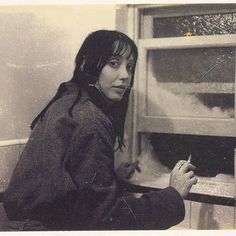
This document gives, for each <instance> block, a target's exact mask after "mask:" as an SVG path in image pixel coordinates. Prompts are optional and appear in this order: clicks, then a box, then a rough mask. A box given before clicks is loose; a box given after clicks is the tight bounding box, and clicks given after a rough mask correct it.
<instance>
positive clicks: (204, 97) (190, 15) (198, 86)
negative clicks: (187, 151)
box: [138, 4, 236, 136]
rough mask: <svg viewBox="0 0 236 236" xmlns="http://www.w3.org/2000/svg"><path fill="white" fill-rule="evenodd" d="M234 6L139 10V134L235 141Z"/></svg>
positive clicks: (195, 6) (235, 25)
mask: <svg viewBox="0 0 236 236" xmlns="http://www.w3.org/2000/svg"><path fill="white" fill-rule="evenodd" d="M235 46H236V5H235V4H213V5H212V4H211V5H210V4H205V5H204V4H201V5H198V4H195V5H182V6H169V7H166V6H164V7H156V8H155V7H152V8H144V9H141V10H140V34H139V51H140V60H139V63H140V65H142V66H140V67H139V75H138V77H139V82H138V84H139V86H138V93H139V96H138V97H139V107H138V109H139V114H141V115H140V116H139V119H138V129H139V131H141V132H145V131H148V132H149V131H152V132H162V133H181V134H199V135H216V136H235V135H236V128H234V127H236V126H235V124H236V120H235V65H236V61H235Z"/></svg>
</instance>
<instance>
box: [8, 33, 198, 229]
mask: <svg viewBox="0 0 236 236" xmlns="http://www.w3.org/2000/svg"><path fill="white" fill-rule="evenodd" d="M137 57H138V52H137V48H136V46H135V44H134V42H133V41H132V40H131V39H130V38H128V37H127V36H126V35H124V34H123V33H120V32H117V31H107V30H100V31H96V32H93V33H92V34H90V35H89V36H88V37H87V38H86V39H85V41H84V43H83V45H82V46H81V48H80V50H79V52H78V54H77V57H76V66H75V70H74V74H73V78H72V79H71V80H70V81H69V82H66V83H62V84H61V85H60V87H59V89H58V91H57V93H56V95H55V97H54V98H53V99H52V100H51V101H50V102H49V104H48V105H47V106H46V107H45V109H44V110H43V111H42V112H41V113H40V114H39V115H38V116H37V117H36V118H35V120H34V121H33V122H32V125H31V128H32V133H31V135H30V138H29V141H28V143H27V145H26V147H25V149H24V151H23V153H22V156H21V159H20V161H19V163H18V165H17V167H16V169H15V171H14V173H13V176H12V179H11V181H10V184H9V187H8V189H7V191H6V192H5V195H4V207H5V209H6V212H7V215H8V217H9V219H10V220H11V225H13V226H12V227H14V224H15V226H16V227H18V226H19V227H18V228H17V229H18V230H19V229H23V230H99V229H103V230H104V229H165V228H168V227H170V226H172V225H175V224H177V223H179V222H180V221H181V220H182V219H183V218H184V214H185V212H184V203H183V198H184V197H185V196H186V195H187V193H188V191H189V189H190V188H191V186H192V184H194V183H195V182H196V178H195V177H194V174H193V172H192V170H193V169H194V167H193V166H192V165H191V164H189V163H187V162H186V161H180V162H179V163H178V164H177V166H176V168H175V169H174V170H173V172H172V176H171V179H170V187H168V188H166V189H163V190H162V191H159V192H157V191H153V192H150V193H147V194H145V195H143V196H142V197H141V198H134V197H131V196H124V195H123V188H122V186H121V185H120V184H119V180H118V179H119V178H118V177H117V175H116V174H115V171H114V150H116V149H117V148H120V149H121V148H122V146H123V136H124V122H125V117H126V111H127V106H128V98H129V93H130V89H131V87H132V85H133V79H134V71H135V65H136V61H137ZM116 141H117V147H115V142H116Z"/></svg>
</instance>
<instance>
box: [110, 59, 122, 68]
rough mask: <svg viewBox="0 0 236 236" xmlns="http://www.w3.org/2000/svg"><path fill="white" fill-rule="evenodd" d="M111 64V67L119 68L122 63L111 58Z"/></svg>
mask: <svg viewBox="0 0 236 236" xmlns="http://www.w3.org/2000/svg"><path fill="white" fill-rule="evenodd" d="M109 65H110V66H111V67H114V68H117V67H119V65H120V64H119V61H117V60H110V61H109Z"/></svg>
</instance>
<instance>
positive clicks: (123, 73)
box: [120, 66, 129, 80]
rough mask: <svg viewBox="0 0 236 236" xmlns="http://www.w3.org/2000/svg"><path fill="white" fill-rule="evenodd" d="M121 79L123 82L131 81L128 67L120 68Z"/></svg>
mask: <svg viewBox="0 0 236 236" xmlns="http://www.w3.org/2000/svg"><path fill="white" fill-rule="evenodd" d="M120 79H122V80H127V79H129V72H128V70H127V68H126V66H122V67H121V68H120Z"/></svg>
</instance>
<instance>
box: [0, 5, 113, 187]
mask: <svg viewBox="0 0 236 236" xmlns="http://www.w3.org/2000/svg"><path fill="white" fill-rule="evenodd" d="M115 9H116V6H115V5H90V6H88V5H75V6H0V39H1V43H0V84H1V92H0V143H1V141H3V140H12V139H22V138H27V137H28V135H29V132H30V128H29V127H30V123H31V121H32V120H33V118H34V117H35V116H36V115H37V114H38V113H39V112H40V111H41V110H42V108H43V107H44V106H45V105H46V104H47V102H48V101H49V99H50V98H51V97H52V96H53V95H54V94H55V92H56V89H57V87H58V85H59V83H61V82H62V81H67V80H69V79H70V78H71V76H72V73H73V69H74V58H75V56H76V53H77V51H78V49H79V48H80V46H81V43H82V42H83V40H84V38H85V37H86V36H87V34H88V33H90V32H91V31H94V30H97V29H101V28H102V29H114V28H115ZM20 151H21V149H19V147H18V146H8V147H1V145H0V164H1V165H0V191H3V190H4V189H5V187H6V186H7V184H8V181H9V176H10V175H11V173H12V171H13V169H14V167H15V164H16V160H17V159H18V158H19V153H20Z"/></svg>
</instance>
